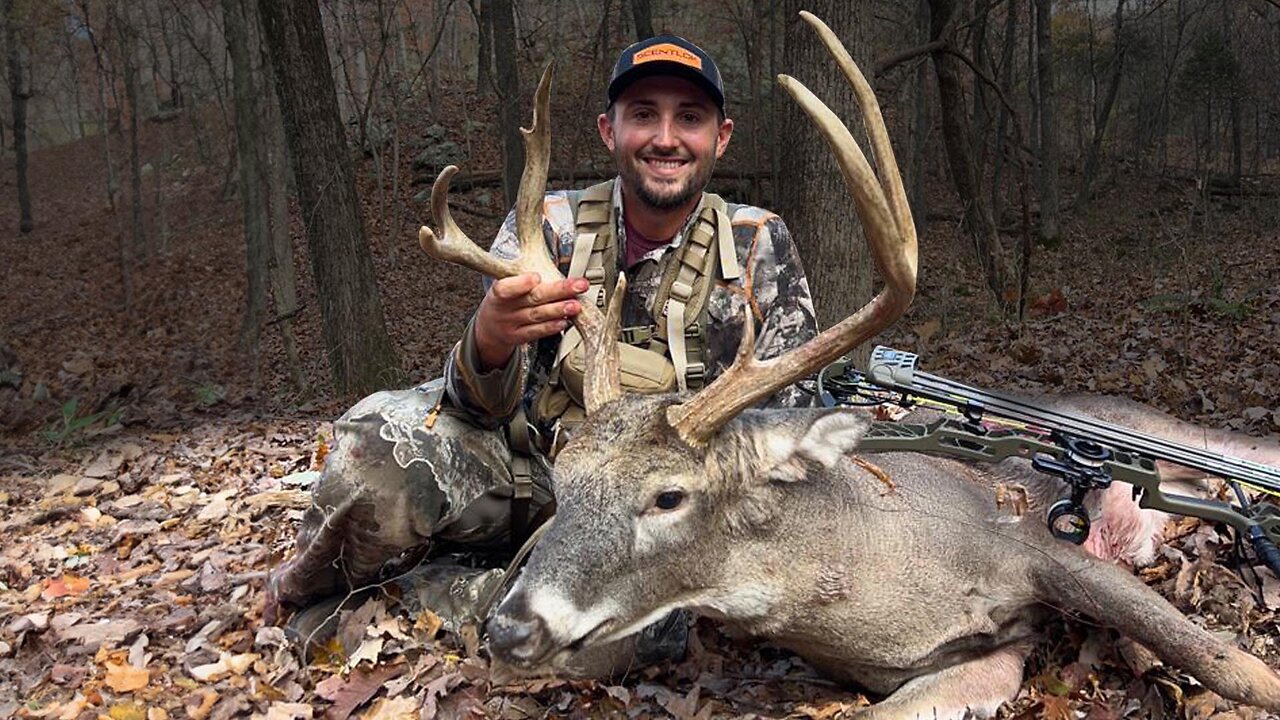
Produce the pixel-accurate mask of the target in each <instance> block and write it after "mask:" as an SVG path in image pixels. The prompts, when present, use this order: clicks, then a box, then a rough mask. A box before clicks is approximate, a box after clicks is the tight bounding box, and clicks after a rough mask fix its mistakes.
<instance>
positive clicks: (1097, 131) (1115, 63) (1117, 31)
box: [1076, 0, 1126, 206]
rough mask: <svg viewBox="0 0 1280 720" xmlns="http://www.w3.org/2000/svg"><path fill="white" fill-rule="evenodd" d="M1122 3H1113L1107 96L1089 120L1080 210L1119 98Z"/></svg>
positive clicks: (1087, 197)
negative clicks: (1088, 137) (1089, 131)
mask: <svg viewBox="0 0 1280 720" xmlns="http://www.w3.org/2000/svg"><path fill="white" fill-rule="evenodd" d="M1124 3H1125V0H1116V14H1115V21H1114V23H1113V24H1112V26H1111V27H1112V29H1111V35H1112V40H1111V41H1112V46H1113V51H1112V58H1111V77H1110V81H1109V82H1108V84H1107V94H1106V96H1105V98H1104V99H1103V101H1102V105H1101V106H1100V107H1099V108H1098V109H1097V112H1096V113H1095V114H1094V116H1093V139H1092V141H1091V142H1090V143H1089V154H1088V156H1087V157H1086V158H1085V162H1084V174H1083V175H1082V176H1081V178H1080V198H1079V200H1078V201H1077V203H1076V204H1077V206H1083V205H1084V204H1086V203H1088V202H1089V200H1091V199H1092V197H1093V183H1094V181H1095V180H1096V179H1097V174H1098V165H1099V163H1100V162H1101V158H1102V141H1103V138H1104V137H1105V136H1106V134H1107V124H1108V123H1109V122H1110V120H1111V111H1112V108H1114V107H1115V104H1116V96H1117V95H1119V94H1120V78H1121V76H1122V74H1123V71H1124V57H1125V46H1126V40H1125V37H1124V35H1123V31H1124Z"/></svg>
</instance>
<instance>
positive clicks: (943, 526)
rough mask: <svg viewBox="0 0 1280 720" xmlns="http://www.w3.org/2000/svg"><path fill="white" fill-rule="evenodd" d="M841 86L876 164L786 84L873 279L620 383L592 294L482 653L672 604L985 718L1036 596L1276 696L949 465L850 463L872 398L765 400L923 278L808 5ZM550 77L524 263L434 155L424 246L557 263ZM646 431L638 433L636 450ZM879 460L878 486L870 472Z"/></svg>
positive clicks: (594, 631) (567, 639) (1158, 602)
mask: <svg viewBox="0 0 1280 720" xmlns="http://www.w3.org/2000/svg"><path fill="white" fill-rule="evenodd" d="M803 16H804V19H805V20H806V21H807V22H808V23H809V24H810V25H811V26H813V27H814V29H815V30H816V31H817V33H818V35H819V36H820V37H821V39H822V41H823V42H824V43H825V45H826V46H827V48H828V50H829V51H830V53H831V55H832V56H833V57H834V58H835V61H836V63H837V64H838V65H839V67H840V69H841V70H842V71H843V72H844V74H845V75H846V77H847V78H848V80H849V82H850V83H851V84H852V86H853V88H854V89H855V91H856V94H857V97H858V100H859V104H860V106H861V108H862V112H863V115H864V117H865V119H866V125H867V128H868V135H869V136H870V138H871V142H872V144H873V147H874V149H875V157H876V160H877V161H878V163H879V166H880V172H881V177H882V178H883V187H882V184H881V182H879V181H877V179H876V177H875V175H874V173H873V171H872V170H871V168H870V166H869V165H868V163H867V161H866V159H865V158H864V156H863V154H862V152H861V151H860V150H859V149H858V147H857V144H856V143H855V142H854V140H853V138H852V137H851V136H850V134H849V132H848V130H847V129H846V128H845V126H844V125H843V124H842V123H841V121H840V120H839V119H838V118H836V116H835V115H834V114H833V113H832V112H831V111H830V110H829V109H828V108H827V107H826V106H825V105H824V104H823V103H822V102H821V101H820V100H818V99H817V98H816V97H814V96H813V95H812V94H811V93H810V92H809V91H808V90H807V89H806V88H805V87H804V86H803V85H801V84H800V83H799V82H797V81H796V80H794V79H792V78H790V77H787V76H780V77H779V82H780V83H781V84H782V86H783V87H784V88H785V89H786V90H787V91H788V92H789V93H790V94H791V95H792V97H793V98H794V99H795V100H796V102H798V103H799V104H800V105H801V106H802V107H803V108H804V110H805V112H806V113H808V115H809V117H810V118H811V119H812V120H813V122H814V123H815V125H816V126H817V127H818V129H819V130H820V131H821V133H822V134H823V135H824V137H825V138H826V139H827V142H828V143H829V144H830V145H831V148H832V150H833V151H834V152H835V154H836V155H837V157H838V159H839V162H840V165H841V168H842V170H843V172H844V176H845V180H846V182H847V184H848V186H849V189H850V191H851V193H852V195H853V201H854V203H855V205H856V207H857V210H858V214H859V216H860V217H861V219H862V222H863V225H864V227H865V230H866V236H867V241H868V244H869V245H870V247H871V252H872V255H873V256H874V258H875V262H876V266H877V268H879V271H880V274H881V275H882V276H883V277H884V279H885V288H884V289H883V290H882V291H881V293H880V294H879V295H878V296H877V297H876V298H875V299H873V300H872V301H871V302H870V303H869V304H868V305H867V306H865V307H864V308H862V309H861V310H859V311H858V312H857V313H855V314H854V315H853V316H851V317H849V318H847V319H845V320H844V321H843V322H841V323H840V324H838V325H836V326H834V327H832V328H830V329H828V330H827V331H825V332H823V333H822V334H821V335H819V336H818V337H816V338H814V339H813V340H812V341H811V342H809V343H808V344H806V345H804V346H803V347H799V348H796V349H795V350H793V351H792V352H790V353H788V354H786V355H784V356H782V357H778V358H775V359H773V360H769V361H763V362H761V361H757V360H756V359H755V358H754V357H753V356H752V348H753V337H752V336H753V334H754V333H753V332H752V330H751V328H752V323H751V322H750V320H749V319H748V322H746V324H745V328H746V332H745V334H744V337H743V339H742V344H741V347H740V350H739V353H738V356H737V360H736V362H735V364H734V365H733V366H732V367H731V368H730V369H729V370H727V371H726V372H725V373H724V374H723V375H722V376H721V377H719V378H718V379H716V380H715V381H714V383H712V384H711V385H710V386H708V387H707V388H705V389H704V390H702V391H701V392H699V393H697V394H694V395H688V394H682V395H666V396H623V395H622V393H621V390H620V385H619V379H618V370H617V363H618V361H617V350H616V346H615V343H614V337H615V334H616V330H617V314H618V305H619V303H618V302H617V301H618V300H619V299H620V298H621V297H622V292H615V293H614V294H613V300H614V302H613V303H612V304H611V306H610V307H609V309H608V311H607V315H606V314H603V313H601V312H599V311H597V310H596V309H595V308H594V307H592V305H591V304H590V303H584V307H583V313H582V314H581V315H579V316H578V317H577V318H576V320H575V321H576V323H577V324H578V327H579V329H580V330H581V331H582V335H583V336H584V338H585V339H586V341H587V343H588V353H589V356H590V357H591V361H590V363H589V365H590V368H591V372H590V374H589V376H588V377H587V380H586V404H587V411H588V419H587V421H586V423H585V424H584V425H583V426H582V427H581V428H580V429H579V430H578V431H577V432H576V434H575V435H574V437H573V439H572V440H571V441H570V442H569V444H568V445H567V446H566V447H565V448H564V449H563V451H561V453H560V454H559V456H558V457H557V458H556V462H555V469H554V487H555V492H556V496H557V499H558V503H559V506H558V512H557V515H556V517H555V519H554V520H553V521H552V523H553V524H552V526H551V528H550V529H549V531H548V532H547V533H546V535H545V536H544V537H543V538H542V540H541V541H540V542H539V543H538V545H537V546H536V547H535V548H534V549H533V552H532V554H531V556H530V558H529V562H528V565H527V566H526V567H525V569H524V571H523V573H522V575H521V576H520V578H519V580H518V581H517V582H516V584H515V585H514V586H513V587H512V589H511V590H510V592H509V593H508V594H507V596H506V597H505V599H504V600H503V601H502V603H501V605H500V606H499V607H498V609H497V610H496V612H495V613H494V615H493V617H492V618H491V619H490V621H489V623H488V626H487V629H488V632H489V638H490V645H489V647H490V650H491V652H492V653H493V656H494V658H495V660H496V661H501V662H503V663H506V664H508V665H511V666H514V667H517V668H524V669H528V670H537V671H543V670H554V669H555V668H557V667H558V666H561V665H562V664H563V663H564V662H565V661H566V659H568V658H570V657H572V656H574V655H577V654H578V653H580V652H582V651H584V650H587V649H590V648H592V647H593V646H598V645H602V644H605V643H610V642H613V641H616V640H619V639H621V638H624V637H626V636H628V635H629V634H631V633H635V632H636V631H638V630H640V629H641V628H643V627H645V626H646V625H648V624H650V623H652V622H654V621H655V620H657V619H659V618H661V617H663V616H664V615H665V614H667V613H669V612H670V611H672V610H674V609H676V608H694V609H696V610H698V611H699V612H701V613H704V614H706V615H710V616H713V617H717V618H721V619H722V620H724V621H726V622H728V623H731V624H733V625H735V626H738V627H740V628H742V629H744V630H745V631H747V632H749V633H753V634H756V635H758V636H763V637H766V638H769V639H772V640H773V641H774V642H776V643H777V644H779V645H782V646H784V647H787V648H789V649H791V650H794V651H795V652H797V653H799V654H800V655H802V656H803V657H804V658H806V659H807V660H809V661H810V662H811V663H813V664H814V665H815V666H817V667H818V668H819V669H821V670H823V671H825V672H827V673H830V674H831V675H832V676H834V677H837V678H840V679H843V680H847V681H852V682H856V683H858V684H859V685H861V686H863V687H865V688H867V689H869V690H871V691H873V692H876V693H880V694H884V695H887V697H885V699H884V700H882V701H881V702H880V703H878V704H877V705H874V706H872V707H871V708H869V709H868V710H867V711H866V712H865V713H864V716H866V717H877V718H879V717H893V718H899V717H901V718H914V717H928V718H960V717H963V716H965V714H966V713H973V714H976V715H979V716H986V715H991V714H994V713H995V712H996V709H997V708H998V707H999V706H1000V705H1001V704H1002V703H1004V702H1005V701H1008V700H1010V699H1012V698H1013V697H1015V696H1016V694H1017V693H1018V690H1019V688H1020V687H1021V685H1022V672H1023V662H1024V660H1025V659H1026V657H1027V655H1028V653H1029V651H1030V649H1031V648H1032V646H1033V644H1034V642H1035V639H1036V637H1037V627H1038V621H1039V620H1040V619H1041V618H1042V617H1043V616H1044V615H1045V614H1046V613H1049V612H1054V611H1059V610H1061V611H1068V612H1078V613H1082V614H1084V615H1088V616H1090V617H1092V618H1093V619H1095V620H1096V621H1098V622H1100V623H1103V624H1106V625H1109V626H1112V627H1114V628H1116V629H1118V630H1119V631H1120V632H1123V633H1125V634H1126V635H1128V636H1130V637H1132V638H1133V639H1135V640H1137V641H1139V642H1141V643H1142V644H1144V645H1146V646H1147V647H1149V648H1150V649H1151V650H1153V651H1155V652H1156V653H1157V654H1158V655H1159V656H1160V657H1161V658H1163V659H1164V660H1166V661H1168V662H1170V663H1172V664H1174V665H1176V666H1178V667H1180V668H1182V669H1184V670H1186V671H1188V672H1190V673H1191V674H1192V675H1194V676H1195V677H1196V678H1197V679H1199V680H1200V681H1201V682H1202V683H1204V684H1205V685H1206V686H1208V687H1209V688H1211V689H1212V690H1214V691H1215V692H1217V693H1219V694H1220V695H1223V696H1225V697H1228V698H1231V699H1233V700H1237V701H1240V702H1244V703H1249V704H1252V705H1257V706H1260V707H1263V708H1267V709H1269V710H1273V711H1280V676H1277V675H1276V673H1274V672H1273V671H1272V670H1271V669H1270V668H1268V667H1267V665H1266V664H1264V663H1263V662H1262V661H1260V660H1258V659H1257V658H1255V657H1253V656H1251V655H1249V654H1247V653H1244V652H1242V651H1240V650H1238V649H1236V648H1234V647H1230V646H1228V645H1226V644H1224V643H1222V642H1221V641H1219V640H1217V639H1216V638H1215V637H1214V636H1213V635H1211V634H1210V633H1208V632H1207V631H1205V630H1204V629H1202V628H1200V627H1198V626H1196V625H1195V624H1193V623H1192V622H1190V621H1189V620H1188V619H1187V618H1186V617H1184V616H1183V615H1182V614H1181V613H1179V612H1178V611H1177V610H1176V609H1175V608H1174V607H1173V606H1171V605H1170V604H1169V603H1168V602H1166V601H1165V600H1164V599H1163V598H1161V597H1160V596H1159V595H1158V594H1156V593H1155V592H1154V591H1152V590H1151V589H1149V588H1148V587H1146V586H1145V585H1143V584H1142V583H1141V582H1139V581H1138V580H1137V579H1135V578H1134V577H1133V576H1132V575H1131V574H1130V573H1128V572H1126V571H1124V570H1121V569H1119V568H1117V567H1115V566H1113V565H1111V564H1108V563H1105V562H1102V561H1099V560H1097V559H1096V558H1093V557H1091V556H1089V555H1087V554H1085V553H1084V552H1083V551H1081V550H1080V549H1079V548H1077V547H1075V546H1072V545H1068V544H1066V543H1063V542H1061V541H1058V540H1055V539H1054V538H1053V537H1052V536H1051V535H1050V534H1049V532H1048V530H1047V529H1046V528H1045V526H1044V524H1043V523H1042V522H1040V521H1038V520H1030V519H1029V520H1028V521H1027V522H1021V521H1019V519H1018V518H1011V517H1009V516H1007V515H1002V514H1000V513H999V512H998V511H997V510H996V508H995V506H994V503H993V502H992V498H991V495H990V493H989V492H988V491H987V490H985V489H984V488H982V487H981V486H980V485H979V484H977V483H973V482H970V481H969V479H970V478H972V476H973V475H974V473H975V471H974V470H973V469H972V468H968V467H966V466H963V465H960V464H958V463H955V462H951V461H947V460H943V459H937V458H931V457H926V456H922V455H916V454H908V453H885V454H879V455H876V456H874V458H873V459H874V465H872V464H871V463H869V462H865V461H863V462H861V463H857V462H852V461H850V459H849V457H848V455H847V453H849V452H850V451H852V450H855V449H856V447H857V445H858V440H859V438H860V437H861V436H862V435H863V434H864V433H865V431H866V429H867V427H868V425H869V419H868V417H867V416H866V415H865V414H863V413H860V412H855V411H844V410H817V409H812V410H756V409H750V408H751V406H752V405H754V404H755V403H757V402H758V401H760V400H761V399H763V398H766V397H768V396H770V395H771V394H772V393H774V392H775V391H777V390H778V389H779V388H782V387H784V386H786V385H788V384H790V383H792V382H795V381H796V380H798V379H800V378H803V377H805V376H807V375H810V374H811V373H813V372H814V371H816V370H817V369H819V368H820V367H822V366H823V365H825V364H826V363H829V362H831V361H833V360H835V359H836V358H837V357H838V356H840V355H841V354H842V353H845V352H847V351H848V350H849V349H851V348H853V347H855V346H856V345H858V344H859V343H861V342H863V341H864V340H866V339H867V338H869V337H870V336H872V335H873V334H875V333H876V332H878V331H879V330H881V329H882V328H884V327H885V326H887V325H889V324H890V323H892V322H893V321H894V320H895V319H897V318H898V317H899V316H900V315H901V314H902V313H903V312H904V311H905V310H906V308H907V306H908V304H909V303H910V301H911V298H912V296H913V294H914V290H915V274H916V240H915V230H914V227H913V225H912V220H911V216H910V212H909V210H908V207H907V203H906V201H905V197H904V193H903V190H902V185H901V181H900V179H899V176H898V172H897V168H896V165H895V160H894V156H893V152H892V150H891V148H890V145H889V141H888V137H887V134H886V131H885V128H884V122H883V120H882V118H881V116H880V111H879V107H878V105H877V103H876V100H875V97H874V95H873V94H872V91H871V89H870V87H869V85H868V84H867V82H866V80H865V79H864V78H863V76H862V74H861V73H860V72H859V70H858V69H857V67H856V66H855V65H854V63H853V61H852V59H851V58H850V57H849V54H848V53H847V52H846V51H845V49H844V48H843V46H842V45H841V44H840V42H839V40H838V39H837V38H836V37H835V35H834V34H833V33H832V32H831V31H830V30H829V29H828V28H827V27H826V26H825V25H824V24H823V23H822V22H821V21H819V20H818V19H816V18H814V17H813V16H811V15H809V14H807V13H803ZM548 93H549V74H544V76H543V81H542V83H541V85H540V86H539V88H538V93H537V97H536V108H535V114H534V124H533V129H532V130H526V131H524V132H525V138H526V142H527V147H528V165H527V166H526V168H525V174H524V178H523V180H522V182H521V185H520V194H519V200H518V202H517V213H518V227H519V237H520V242H521V246H522V257H521V258H520V260H519V262H518V263H517V262H508V261H503V260H499V259H496V258H493V257H490V256H489V255H487V254H485V253H484V252H483V251H482V250H480V249H479V248H478V247H476V246H475V245H474V244H473V243H472V242H471V241H470V240H468V239H466V237H465V236H463V235H462V233H461V232H460V231H459V229H458V228H457V226H456V225H455V224H454V223H453V221H452V220H451V219H450V217H449V212H448V207H447V198H446V195H447V192H448V181H449V178H450V176H451V175H452V173H453V171H454V169H453V168H450V169H447V170H445V172H443V173H442V174H441V176H440V178H439V180H438V181H437V183H436V186H435V188H434V189H433V195H432V210H433V212H434V214H435V217H436V220H437V222H438V223H439V225H440V227H441V230H442V236H441V237H439V238H437V237H436V235H435V234H433V233H432V232H431V231H430V230H429V229H427V228H423V229H422V231H421V232H420V240H421V241H422V243H423V245H424V247H426V248H427V249H428V250H429V252H432V254H433V255H435V256H437V257H440V258H442V259H447V260H449V261H451V262H455V263H459V264H462V265H465V266H467V267H471V268H474V269H476V270H479V271H480V272H482V273H485V274H488V275H490V276H492V277H506V276H510V275H513V274H516V273H519V272H527V271H529V270H534V271H537V272H539V273H540V274H542V275H543V277H544V278H546V277H550V276H553V274H554V273H556V272H557V271H556V269H555V266H554V264H553V263H552V262H551V259H550V257H549V255H548V252H547V250H546V246H545V244H544V240H543V235H542V230H541V227H542V218H541V212H542V193H543V190H544V186H545V182H546V171H547V163H548V155H549V151H548V149H549V137H548V129H547V107H548ZM640 449H643V451H639V450H640ZM886 476H887V477H888V478H891V479H892V487H893V489H892V490H890V487H891V486H890V484H889V483H886V482H885V481H884V480H885V477H886Z"/></svg>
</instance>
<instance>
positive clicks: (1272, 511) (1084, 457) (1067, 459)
mask: <svg viewBox="0 0 1280 720" xmlns="http://www.w3.org/2000/svg"><path fill="white" fill-rule="evenodd" d="M918 362H919V357H918V356H917V355H916V354H914V353H908V352H903V351H901V350H894V349H892V348H887V347H883V346H879V347H876V348H875V350H873V351H872V354H871V359H870V361H869V362H868V364H867V369H866V371H865V372H863V371H859V370H857V369H856V368H853V367H851V366H850V364H849V363H848V361H844V360H842V361H838V362H836V363H833V364H832V365H829V366H828V367H826V368H825V369H823V371H822V372H821V373H819V374H818V382H817V391H818V394H819V396H820V397H821V399H822V402H823V404H824V405H827V406H835V405H865V404H882V403H885V402H889V403H892V404H895V405H899V406H901V407H912V406H914V405H916V404H918V403H920V402H922V401H926V402H929V403H930V404H933V405H937V404H941V405H942V406H944V407H946V408H947V409H948V410H950V411H952V416H951V417H946V418H943V419H941V420H937V421H935V422H931V423H929V424H914V423H897V422H885V421H877V422H875V423H873V424H872V427H871V429H870V430H869V431H868V432H867V434H866V436H865V437H864V438H863V439H862V441H861V442H860V443H859V447H860V448H862V449H865V450H870V451H888V450H904V451H911V452H923V453H932V454H938V455H947V456H952V457H960V458H964V459H967V460H976V461H984V462H1000V461H1001V460H1004V459H1006V458H1009V457H1021V458H1027V459H1030V460H1031V465H1032V467H1034V468H1035V469H1036V470H1038V471H1040V472H1043V473H1047V474H1050V475H1054V476H1056V477H1058V478H1060V479H1061V480H1062V481H1063V482H1065V483H1066V484H1067V485H1068V486H1069V487H1070V488H1071V494H1070V497H1067V498H1063V499H1061V500H1059V501H1058V502H1056V503H1054V504H1053V505H1052V506H1050V508H1049V511H1048V517H1047V522H1048V524H1049V529H1050V531H1052V532H1053V534H1054V535H1055V536H1056V537H1059V538H1061V539H1063V540H1067V541H1070V542H1074V543H1077V544H1079V543H1083V542H1084V541H1085V539H1086V538H1087V537H1088V535H1089V514H1088V512H1087V511H1086V510H1085V508H1084V506H1083V502H1084V498H1085V496H1086V495H1087V494H1088V493H1089V492H1091V491H1093V490H1099V489H1103V488H1106V487H1108V486H1110V484H1111V483H1112V482H1113V481H1117V480H1118V481H1120V482H1126V483H1129V484H1131V485H1132V486H1133V492H1134V497H1135V499H1136V500H1137V501H1138V506H1139V507H1143V508H1152V509H1156V510H1163V511H1165V512H1169V513H1176V514H1179V515H1189V516H1193V517H1198V518H1203V519H1205V520H1210V521H1213V522H1221V523H1225V524H1226V525H1229V526H1231V527H1233V528H1235V529H1236V531H1237V532H1238V533H1239V534H1240V536H1242V537H1247V538H1248V539H1249V541H1250V543H1251V544H1252V546H1253V548H1254V550H1255V551H1256V552H1257V554H1258V557H1259V558H1260V559H1261V560H1262V561H1263V562H1264V563H1265V564H1266V565H1267V567H1268V568H1270V569H1271V572H1272V573H1274V574H1275V575H1276V576H1277V577H1280V550H1277V548H1276V543H1277V542H1280V508H1277V507H1276V506H1275V505H1273V504H1271V503H1268V502H1253V501H1250V500H1249V498H1248V497H1247V496H1246V495H1245V493H1244V492H1243V491H1242V490H1241V489H1240V485H1245V486H1248V487H1250V488H1252V489H1254V490H1257V491H1259V492H1263V493H1267V494H1269V495H1273V496H1276V495H1280V469H1276V468H1273V467H1268V466H1266V465H1260V464H1258V463H1254V462H1250V461H1248V460H1242V459H1240V458H1235V457H1230V456H1226V455H1220V454H1217V453H1213V452H1209V451H1207V450H1202V449H1200V448H1196V447H1193V446H1190V445H1184V444H1181V443H1176V442H1171V441H1168V440H1164V439H1162V438H1157V437H1153V436H1150V435H1146V434H1143V433H1139V432H1136V431H1133V430H1130V429H1127V428H1123V427H1118V426H1116V425H1112V424H1109V423H1104V422H1101V421H1098V420H1095V419H1092V418H1088V417H1083V416H1079V415H1073V414H1069V413H1064V412H1059V411H1055V410H1046V409H1044V408H1039V407H1036V406H1035V405H1032V404H1028V403H1027V402H1026V401H1024V400H1020V399H1017V398H1014V397H1010V396H1006V395H1001V394H999V393H995V392H990V391H987V390H981V389H978V388H974V387H971V386H968V385H964V384H962V383H959V382H956V381H954V380H948V379H946V378H942V377H938V376H936V375H930V374H928V373H922V372H919V371H917V369H916V366H917V364H918ZM956 413H958V414H959V415H960V417H956V416H955V414H956ZM988 418H998V419H999V420H1001V421H1004V422H1000V423H997V424H994V425H993V424H992V423H990V422H987V420H988ZM1157 460H1160V461H1165V462H1170V463H1174V464H1176V465H1181V466H1184V467H1188V468H1193V469H1196V470H1199V471H1202V472H1205V473H1208V474H1210V475H1213V476H1216V477H1220V478H1222V479H1224V480H1226V481H1227V482H1228V483H1229V484H1230V485H1231V487H1232V489H1233V490H1234V494H1235V497H1236V504H1231V503H1226V502H1220V501H1216V500H1202V499H1199V498H1192V497H1186V496H1183V495H1170V494H1165V493H1164V492H1162V491H1161V489H1160V482H1161V480H1160V473H1159V470H1158V469H1157V467H1156V461H1157Z"/></svg>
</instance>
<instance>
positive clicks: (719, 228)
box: [716, 207, 742, 282]
mask: <svg viewBox="0 0 1280 720" xmlns="http://www.w3.org/2000/svg"><path fill="white" fill-rule="evenodd" d="M716 244H717V245H718V246H719V247H718V250H719V251H720V277H722V278H724V279H725V281H726V282H727V281H730V280H737V279H738V278H740V277H742V268H741V267H740V266H739V265H738V249H737V246H736V245H734V243H733V221H732V220H730V219H729V213H727V212H725V210H724V208H721V207H718V208H716Z"/></svg>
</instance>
